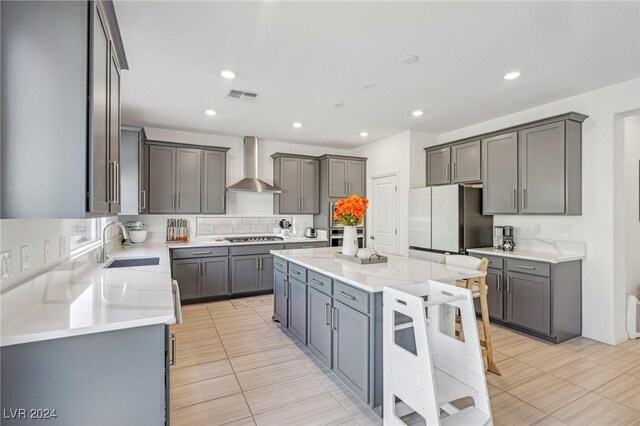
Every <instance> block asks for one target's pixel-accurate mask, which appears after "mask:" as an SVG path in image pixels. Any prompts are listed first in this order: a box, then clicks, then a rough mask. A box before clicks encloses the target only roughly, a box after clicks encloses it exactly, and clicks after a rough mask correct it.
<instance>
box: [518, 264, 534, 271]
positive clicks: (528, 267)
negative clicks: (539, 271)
mask: <svg viewBox="0 0 640 426" xmlns="http://www.w3.org/2000/svg"><path fill="white" fill-rule="evenodd" d="M516 268H520V269H528V270H530V271H535V270H536V267H535V266H526V265H516Z"/></svg>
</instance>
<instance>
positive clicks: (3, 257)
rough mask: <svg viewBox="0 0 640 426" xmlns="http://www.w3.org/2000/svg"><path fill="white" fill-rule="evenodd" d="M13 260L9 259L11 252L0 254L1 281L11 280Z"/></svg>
mask: <svg viewBox="0 0 640 426" xmlns="http://www.w3.org/2000/svg"><path fill="white" fill-rule="evenodd" d="M12 262H13V259H12V258H11V250H7V251H3V252H2V253H0V271H2V274H1V275H0V277H1V279H3V280H8V279H9V278H11V275H12V273H13V271H12V269H13V268H12V267H13V264H12Z"/></svg>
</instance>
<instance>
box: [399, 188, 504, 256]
mask: <svg viewBox="0 0 640 426" xmlns="http://www.w3.org/2000/svg"><path fill="white" fill-rule="evenodd" d="M492 228H493V216H485V215H483V214H482V188H472V187H465V186H462V185H443V186H433V187H428V188H417V189H411V190H410V191H409V256H410V257H414V258H422V259H428V260H437V259H439V258H441V257H442V253H445V252H449V253H459V254H465V253H466V250H467V249H469V248H475V247H491V246H492V244H493V236H492Z"/></svg>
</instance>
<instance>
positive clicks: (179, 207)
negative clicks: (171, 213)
mask: <svg viewBox="0 0 640 426" xmlns="http://www.w3.org/2000/svg"><path fill="white" fill-rule="evenodd" d="M180 195H182V194H178V210H180Z"/></svg>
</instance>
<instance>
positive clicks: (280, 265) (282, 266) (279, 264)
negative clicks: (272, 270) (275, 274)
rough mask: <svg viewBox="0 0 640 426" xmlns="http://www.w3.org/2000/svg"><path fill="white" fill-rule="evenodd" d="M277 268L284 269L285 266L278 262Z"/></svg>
mask: <svg viewBox="0 0 640 426" xmlns="http://www.w3.org/2000/svg"><path fill="white" fill-rule="evenodd" d="M276 266H279V267H281V268H284V265H283V264H282V263H280V262H276Z"/></svg>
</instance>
